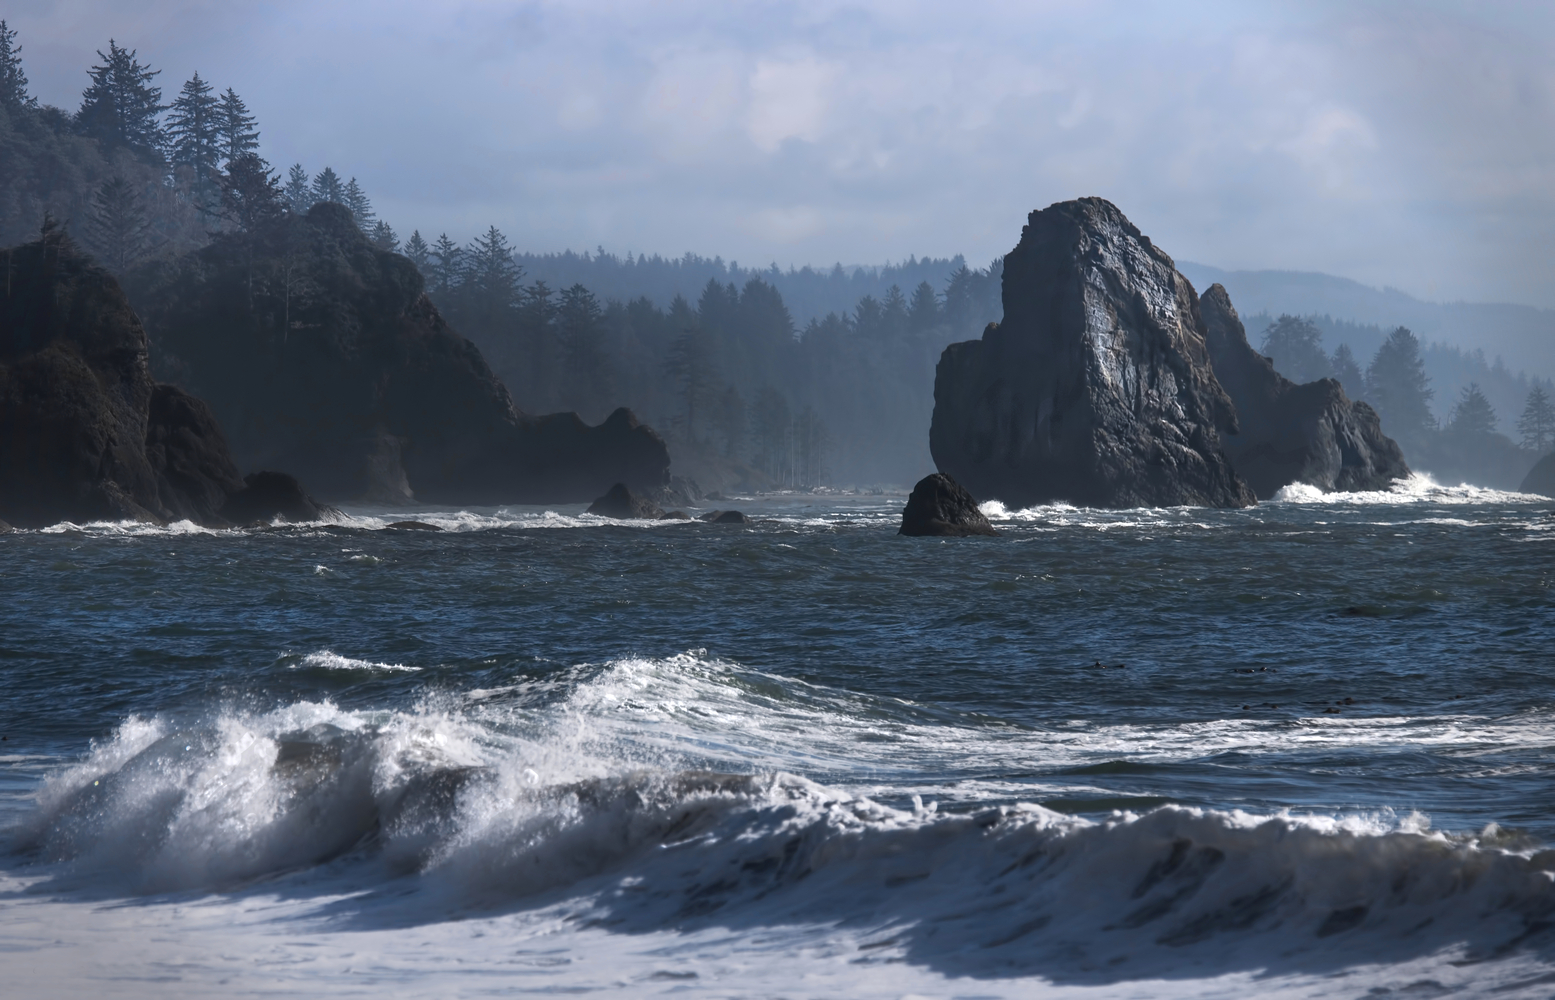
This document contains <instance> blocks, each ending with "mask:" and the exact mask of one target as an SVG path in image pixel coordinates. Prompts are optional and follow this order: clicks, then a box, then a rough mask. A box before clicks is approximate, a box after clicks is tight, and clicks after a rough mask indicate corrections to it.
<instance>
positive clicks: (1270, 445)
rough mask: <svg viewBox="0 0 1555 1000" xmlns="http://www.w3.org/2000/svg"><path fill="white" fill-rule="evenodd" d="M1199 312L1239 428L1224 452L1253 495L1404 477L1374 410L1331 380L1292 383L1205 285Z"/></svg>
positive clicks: (1220, 295)
mask: <svg viewBox="0 0 1555 1000" xmlns="http://www.w3.org/2000/svg"><path fill="white" fill-rule="evenodd" d="M1199 312H1200V315H1201V316H1202V318H1203V321H1204V330H1205V340H1206V343H1207V344H1208V346H1209V354H1210V361H1211V363H1212V364H1213V366H1214V369H1215V376H1216V378H1217V379H1218V380H1219V382H1220V384H1221V386H1222V387H1223V388H1224V389H1225V390H1226V392H1227V393H1228V394H1229V395H1230V397H1231V401H1232V402H1233V403H1234V404H1235V406H1236V414H1237V424H1238V428H1237V432H1236V433H1233V434H1224V435H1222V441H1223V442H1224V447H1225V451H1226V454H1227V455H1228V456H1229V457H1230V459H1231V464H1232V465H1233V467H1235V469H1236V471H1237V474H1238V475H1240V476H1241V477H1242V478H1243V479H1244V480H1246V481H1247V484H1248V485H1249V486H1251V487H1252V489H1253V492H1254V493H1256V494H1257V495H1258V498H1259V499H1260V500H1267V499H1269V498H1271V497H1273V496H1274V494H1275V493H1276V492H1278V491H1279V489H1280V488H1281V487H1284V486H1289V485H1290V484H1292V483H1306V484H1308V485H1311V486H1316V487H1318V488H1319V489H1322V490H1327V491H1355V490H1385V489H1387V488H1388V485H1389V484H1390V483H1391V482H1392V481H1393V480H1395V479H1402V478H1405V477H1407V476H1408V475H1409V466H1408V465H1407V464H1405V462H1404V454H1403V452H1402V451H1400V450H1399V446H1398V445H1397V444H1396V443H1394V441H1393V440H1392V439H1391V438H1389V437H1387V436H1386V435H1384V434H1383V433H1382V427H1381V423H1380V422H1379V420H1378V418H1377V413H1376V411H1375V410H1373V409H1372V408H1371V407H1370V406H1368V405H1367V404H1366V403H1364V402H1361V401H1359V400H1354V401H1352V400H1351V399H1350V398H1349V397H1348V396H1346V395H1345V391H1344V388H1343V387H1342V386H1341V385H1340V384H1339V383H1338V382H1337V381H1335V380H1334V379H1319V380H1318V381H1316V382H1308V383H1306V384H1304V385H1298V384H1296V383H1294V382H1292V381H1290V380H1289V379H1287V378H1286V377H1285V376H1283V375H1281V374H1280V373H1279V372H1277V371H1275V370H1274V365H1273V363H1272V362H1271V361H1270V360H1269V359H1268V358H1266V357H1264V356H1263V355H1261V354H1259V353H1258V352H1257V351H1255V350H1253V348H1252V346H1251V345H1250V344H1248V342H1247V331H1246V329H1245V328H1244V327H1243V326H1242V320H1241V318H1240V317H1238V316H1237V312H1236V309H1235V307H1233V306H1232V304H1231V298H1230V296H1229V295H1227V294H1226V290H1225V288H1223V287H1222V286H1220V285H1218V284H1216V285H1211V286H1210V287H1209V288H1208V289H1207V290H1206V291H1205V292H1204V294H1203V295H1202V296H1201V297H1200V298H1199Z"/></svg>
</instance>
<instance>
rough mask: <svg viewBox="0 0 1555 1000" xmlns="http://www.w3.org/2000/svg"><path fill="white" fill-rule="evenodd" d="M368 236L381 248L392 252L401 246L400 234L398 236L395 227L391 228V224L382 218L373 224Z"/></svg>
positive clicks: (373, 243)
mask: <svg viewBox="0 0 1555 1000" xmlns="http://www.w3.org/2000/svg"><path fill="white" fill-rule="evenodd" d="M367 238H368V239H369V240H371V241H372V245H373V246H375V247H377V248H378V249H379V250H387V251H389V252H390V253H393V252H394V251H396V250H398V249H399V248H400V238H399V236H397V235H396V234H395V232H394V230H393V228H391V227H390V226H389V224H388V223H387V222H385V221H383V220H382V219H379V220H378V221H377V222H376V223H374V224H373V231H372V233H370V234H369V235H368V237H367Z"/></svg>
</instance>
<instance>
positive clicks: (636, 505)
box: [588, 483, 664, 521]
mask: <svg viewBox="0 0 1555 1000" xmlns="http://www.w3.org/2000/svg"><path fill="white" fill-rule="evenodd" d="M588 513H590V514H594V515H595V516H597V517H613V518H615V519H616V520H618V521H657V520H659V519H660V518H662V517H664V511H662V510H660V509H659V507H658V505H657V504H655V503H654V502H653V501H652V500H649V499H648V498H647V497H644V496H638V495H637V494H636V493H633V492H632V490H631V488H630V487H628V486H627V485H626V484H625V483H616V484H615V485H614V486H612V487H610V491H609V492H608V493H606V494H605V495H604V496H602V497H600V498H599V499H598V500H595V501H594V502H593V503H591V504H589V509H588Z"/></svg>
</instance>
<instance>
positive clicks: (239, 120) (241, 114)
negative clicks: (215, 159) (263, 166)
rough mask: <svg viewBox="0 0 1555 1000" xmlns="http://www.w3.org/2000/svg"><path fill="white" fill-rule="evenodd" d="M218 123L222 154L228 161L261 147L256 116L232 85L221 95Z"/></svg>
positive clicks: (217, 132)
mask: <svg viewBox="0 0 1555 1000" xmlns="http://www.w3.org/2000/svg"><path fill="white" fill-rule="evenodd" d="M217 123H218V124H217V128H216V134H217V136H218V140H217V141H218V143H219V144H220V147H221V156H222V157H223V158H224V159H225V160H226V161H227V162H228V163H231V162H232V161H233V160H236V159H237V158H238V157H240V156H242V155H243V154H244V153H252V152H254V151H255V150H256V149H258V148H259V133H258V132H257V131H256V130H255V129H254V124H255V118H254V116H253V115H251V114H249V113H248V106H247V105H245V104H244V103H243V98H241V97H239V96H238V95H237V91H235V90H233V89H232V88H231V87H228V88H227V92H226V93H225V94H222V95H221V108H220V109H219V114H218V116H217Z"/></svg>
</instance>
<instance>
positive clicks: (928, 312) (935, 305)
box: [907, 281, 940, 333]
mask: <svg viewBox="0 0 1555 1000" xmlns="http://www.w3.org/2000/svg"><path fill="white" fill-rule="evenodd" d="M907 319H908V323H909V324H910V325H911V327H912V329H913V330H914V331H916V332H918V333H923V332H925V331H927V330H932V329H934V327H936V326H938V325H939V321H940V305H939V296H937V295H935V294H934V286H933V285H931V284H929V283H928V282H927V281H920V282H918V287H917V288H914V289H913V291H912V302H911V303H910V304H909V305H908V307H907Z"/></svg>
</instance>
